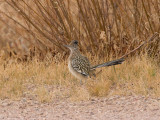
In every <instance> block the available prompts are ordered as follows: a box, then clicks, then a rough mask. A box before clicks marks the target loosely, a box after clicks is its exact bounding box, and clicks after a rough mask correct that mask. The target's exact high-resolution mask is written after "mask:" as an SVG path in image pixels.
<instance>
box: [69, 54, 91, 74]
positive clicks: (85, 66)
mask: <svg viewBox="0 0 160 120" xmlns="http://www.w3.org/2000/svg"><path fill="white" fill-rule="evenodd" d="M71 65H72V67H73V69H74V70H76V71H77V72H78V73H80V74H82V75H84V76H88V75H89V70H90V64H89V60H88V59H87V58H86V57H80V58H77V59H74V60H72V62H71Z"/></svg>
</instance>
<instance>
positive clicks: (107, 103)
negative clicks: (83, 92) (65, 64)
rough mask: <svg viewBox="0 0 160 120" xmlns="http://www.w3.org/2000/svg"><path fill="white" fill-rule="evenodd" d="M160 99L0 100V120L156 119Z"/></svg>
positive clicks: (116, 97)
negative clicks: (48, 101) (41, 101)
mask: <svg viewBox="0 0 160 120" xmlns="http://www.w3.org/2000/svg"><path fill="white" fill-rule="evenodd" d="M158 119H160V100H159V99H153V98H150V97H142V96H124V97H123V96H113V97H110V98H92V99H90V100H89V101H80V102H71V101H68V100H58V99H57V100H54V101H53V102H51V103H39V102H36V101H33V100H27V99H25V98H23V99H21V100H20V101H11V100H2V101H1V103H0V120H158Z"/></svg>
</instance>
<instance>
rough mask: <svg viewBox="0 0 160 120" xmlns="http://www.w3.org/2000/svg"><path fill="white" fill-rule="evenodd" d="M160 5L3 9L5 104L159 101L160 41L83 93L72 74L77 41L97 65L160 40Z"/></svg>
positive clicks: (82, 3)
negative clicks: (113, 98)
mask: <svg viewBox="0 0 160 120" xmlns="http://www.w3.org/2000/svg"><path fill="white" fill-rule="evenodd" d="M159 9H160V3H159V1H158V0H150V1H144V0H141V1H140V0H139V1H138V0H137V1H134V0H123V1H116V0H109V1H108V0H88V1H86V0H66V1H63V0H34V1H32V0H21V1H15V0H6V1H3V2H1V3H0V12H1V16H0V21H1V22H0V27H1V28H0V31H1V36H0V38H1V39H0V43H1V44H0V50H1V54H0V56H1V60H0V71H1V73H0V98H1V99H6V98H10V99H19V98H21V97H26V96H27V97H29V96H31V97H32V99H37V100H39V101H40V102H51V101H52V100H53V99H54V98H55V99H56V98H60V99H64V98H68V99H71V100H87V99H90V98H91V97H93V96H110V95H115V94H117V95H130V94H141V95H146V96H147V95H151V96H154V97H159V96H160V95H159V94H160V89H159V88H160V87H159V82H160V81H159V78H160V70H159V63H160V37H159V36H158V37H156V38H155V39H154V40H152V41H151V42H149V43H147V44H146V45H144V46H143V47H142V48H141V49H138V50H137V51H136V52H134V53H132V54H129V59H127V60H126V62H125V63H124V64H122V65H120V66H116V67H109V68H104V69H103V72H102V73H101V74H100V75H99V76H98V78H97V79H96V80H95V81H92V80H88V81H87V82H86V83H85V85H84V86H80V84H79V81H78V80H77V79H75V78H74V77H72V76H71V75H70V73H69V72H68V70H67V64H66V58H67V53H68V51H67V49H65V48H64V47H63V45H64V44H67V43H68V42H69V41H71V40H72V39H78V40H79V41H80V44H81V45H80V47H81V48H80V49H81V51H82V52H83V53H84V54H85V55H86V54H87V56H88V57H89V59H90V60H91V62H92V63H93V64H98V63H101V62H104V61H108V60H111V59H114V58H119V57H121V56H123V55H125V54H127V53H129V52H131V51H132V50H133V49H135V48H137V47H138V46H139V45H141V44H142V43H143V42H145V41H147V40H148V39H149V38H150V37H151V36H152V35H153V34H155V33H160V19H159V17H160V13H159Z"/></svg>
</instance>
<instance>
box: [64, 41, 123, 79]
mask: <svg viewBox="0 0 160 120" xmlns="http://www.w3.org/2000/svg"><path fill="white" fill-rule="evenodd" d="M65 47H67V48H69V49H70V51H71V52H70V55H69V58H68V68H69V71H70V72H71V73H72V74H73V75H74V76H75V77H76V78H78V79H79V80H83V79H87V78H88V77H91V76H92V75H94V72H93V71H94V70H95V69H96V68H101V67H106V66H112V65H118V64H121V63H122V62H123V61H124V59H123V58H121V59H117V60H113V61H109V62H106V63H103V64H99V65H95V66H93V67H92V66H91V65H90V62H89V60H88V58H87V57H85V56H83V55H82V54H81V53H80V51H79V47H78V41H77V40H73V41H71V43H70V44H69V45H65Z"/></svg>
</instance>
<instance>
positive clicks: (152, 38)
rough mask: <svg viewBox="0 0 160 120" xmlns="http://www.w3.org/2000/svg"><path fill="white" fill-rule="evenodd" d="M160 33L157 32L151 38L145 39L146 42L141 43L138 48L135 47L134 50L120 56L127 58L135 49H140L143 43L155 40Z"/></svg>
mask: <svg viewBox="0 0 160 120" xmlns="http://www.w3.org/2000/svg"><path fill="white" fill-rule="evenodd" d="M158 35H159V34H158V33H157V32H156V33H155V34H154V35H152V37H151V38H150V39H149V40H147V41H144V42H143V43H142V44H141V45H139V46H138V47H137V48H135V49H134V50H132V51H130V52H129V53H127V54H125V55H123V56H122V57H120V58H125V57H127V56H128V55H129V54H131V53H133V52H134V51H136V50H138V49H140V48H141V47H142V46H143V45H145V44H146V43H149V42H151V41H152V40H154V38H155V37H157V36H158Z"/></svg>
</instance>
